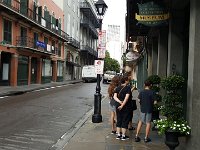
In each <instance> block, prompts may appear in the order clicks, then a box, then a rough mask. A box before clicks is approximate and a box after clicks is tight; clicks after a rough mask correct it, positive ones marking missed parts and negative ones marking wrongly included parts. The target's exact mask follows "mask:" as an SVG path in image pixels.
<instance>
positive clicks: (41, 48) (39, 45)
mask: <svg viewBox="0 0 200 150" xmlns="http://www.w3.org/2000/svg"><path fill="white" fill-rule="evenodd" d="M16 47H17V48H23V49H27V50H30V51H33V52H39V53H45V54H50V55H59V56H60V54H61V50H60V49H58V48H57V47H55V46H52V45H48V44H45V43H43V42H40V41H36V40H34V39H33V38H31V37H27V36H17V37H16Z"/></svg>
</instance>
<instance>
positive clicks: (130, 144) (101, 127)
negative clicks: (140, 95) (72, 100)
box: [64, 98, 168, 150]
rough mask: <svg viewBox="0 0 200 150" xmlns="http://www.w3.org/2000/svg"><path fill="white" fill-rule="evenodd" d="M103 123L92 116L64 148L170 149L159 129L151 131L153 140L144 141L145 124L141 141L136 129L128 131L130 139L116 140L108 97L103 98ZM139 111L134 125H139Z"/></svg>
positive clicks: (104, 149) (77, 149)
mask: <svg viewBox="0 0 200 150" xmlns="http://www.w3.org/2000/svg"><path fill="white" fill-rule="evenodd" d="M101 110H102V118H103V122H102V123H92V116H90V117H89V118H88V120H87V121H86V122H85V123H84V124H83V126H82V127H81V128H80V129H79V130H78V132H77V133H76V134H75V135H74V136H73V137H72V138H71V140H70V141H69V142H68V143H67V144H66V145H65V148H64V150H81V149H83V150H168V148H167V146H166V145H165V144H164V137H162V136H159V135H158V134H157V131H151V133H150V138H151V139H152V142H150V143H144V141H143V137H144V135H145V126H143V127H142V130H141V134H140V137H141V142H139V143H136V142H135V141H134V136H135V130H134V131H128V133H127V135H129V136H130V139H129V140H126V141H121V140H116V139H115V138H116V135H112V134H110V133H111V127H110V123H109V110H108V99H107V98H105V99H104V100H102V109H101ZM137 118H138V111H135V114H134V127H136V126H137V125H136V124H135V123H136V122H137Z"/></svg>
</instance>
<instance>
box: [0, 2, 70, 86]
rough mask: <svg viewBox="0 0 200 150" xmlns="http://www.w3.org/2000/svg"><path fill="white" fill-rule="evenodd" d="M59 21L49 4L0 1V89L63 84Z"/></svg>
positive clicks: (59, 15) (60, 16) (57, 10)
mask: <svg viewBox="0 0 200 150" xmlns="http://www.w3.org/2000/svg"><path fill="white" fill-rule="evenodd" d="M63 17H64V13H63V11H62V9H60V8H59V7H58V6H57V5H56V4H55V3H54V2H53V1H52V0H48V1H46V0H40V1H39V2H38V1H37V0H34V1H32V0H20V1H18V0H1V1H0V85H10V86H17V85H29V84H34V83H48V82H51V81H62V80H63V63H64V43H65V42H67V41H68V35H67V34H66V33H65V32H64V31H63V28H64V25H63V23H64V19H63Z"/></svg>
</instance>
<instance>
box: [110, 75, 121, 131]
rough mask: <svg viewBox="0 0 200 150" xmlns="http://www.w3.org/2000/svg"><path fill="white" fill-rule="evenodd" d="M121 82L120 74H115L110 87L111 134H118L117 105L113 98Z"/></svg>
mask: <svg viewBox="0 0 200 150" xmlns="http://www.w3.org/2000/svg"><path fill="white" fill-rule="evenodd" d="M119 84H120V76H117V75H116V76H114V77H113V78H112V80H111V82H110V85H109V87H108V96H109V100H110V101H109V111H110V123H111V129H112V131H111V134H116V125H115V123H116V107H115V100H114V99H113V96H114V90H115V88H116V87H117V86H119Z"/></svg>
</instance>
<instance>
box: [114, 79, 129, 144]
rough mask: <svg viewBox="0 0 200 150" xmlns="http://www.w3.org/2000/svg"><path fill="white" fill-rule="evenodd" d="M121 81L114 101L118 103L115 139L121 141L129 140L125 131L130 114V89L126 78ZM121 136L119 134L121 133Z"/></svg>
mask: <svg viewBox="0 0 200 150" xmlns="http://www.w3.org/2000/svg"><path fill="white" fill-rule="evenodd" d="M120 81H121V85H120V86H118V87H117V88H116V89H115V92H114V99H115V101H116V102H118V104H119V106H116V114H117V124H116V126H117V138H116V139H121V140H127V139H129V137H128V136H126V130H127V129H128V124H129V121H130V117H131V116H130V113H131V110H132V108H131V101H130V99H131V98H132V97H131V95H132V93H131V87H130V85H129V78H128V76H123V77H122V79H121V80H120ZM120 132H121V133H122V134H121V133H120Z"/></svg>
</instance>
